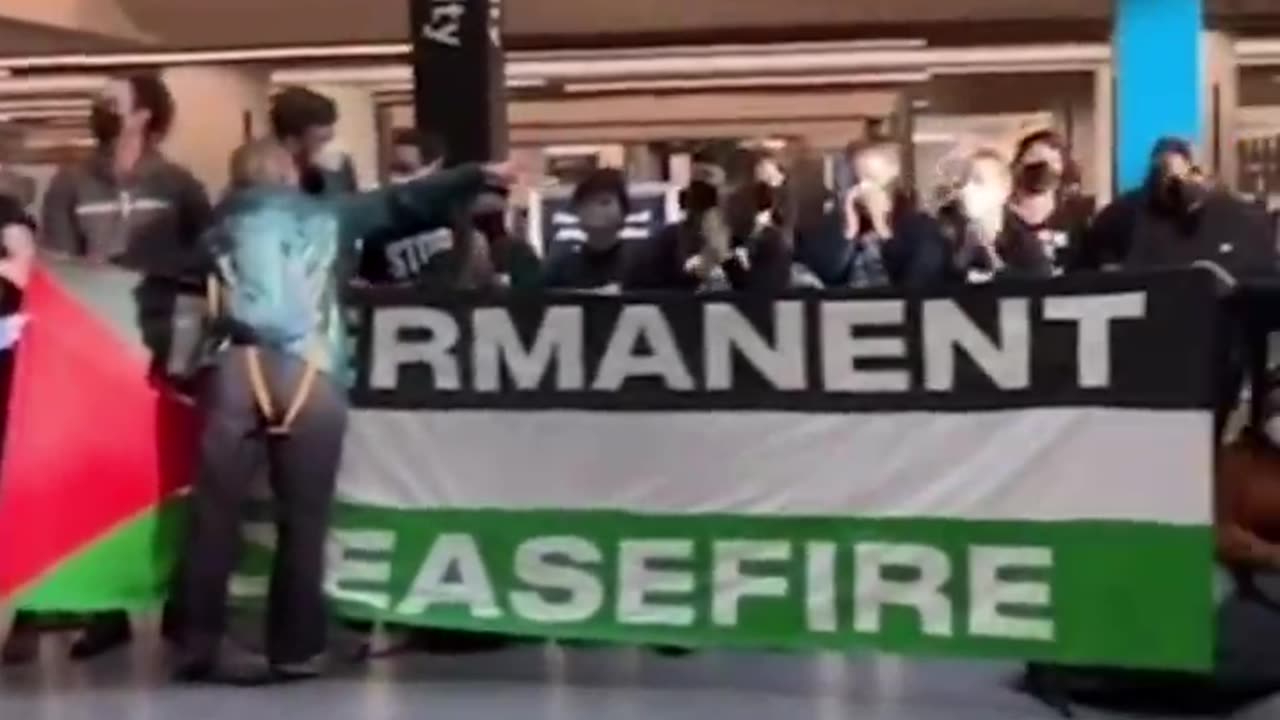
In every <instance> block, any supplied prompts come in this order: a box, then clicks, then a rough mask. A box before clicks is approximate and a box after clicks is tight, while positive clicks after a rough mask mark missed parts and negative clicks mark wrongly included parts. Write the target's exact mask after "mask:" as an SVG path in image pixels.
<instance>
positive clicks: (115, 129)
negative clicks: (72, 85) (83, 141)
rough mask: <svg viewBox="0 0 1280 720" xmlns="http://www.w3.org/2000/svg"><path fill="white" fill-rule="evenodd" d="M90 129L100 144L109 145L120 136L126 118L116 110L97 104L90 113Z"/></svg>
mask: <svg viewBox="0 0 1280 720" xmlns="http://www.w3.org/2000/svg"><path fill="white" fill-rule="evenodd" d="M89 129H90V130H91V131H92V132H93V137H94V138H95V139H96V140H97V141H98V143H99V144H100V145H109V144H111V143H113V142H115V141H116V139H117V138H119V137H120V132H121V131H122V130H123V129H124V118H122V117H120V113H117V112H115V111H114V110H111V109H109V108H105V107H102V106H100V105H95V106H94V107H93V112H92V113H91V114H90V115H89Z"/></svg>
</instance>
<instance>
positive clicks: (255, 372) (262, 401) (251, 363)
mask: <svg viewBox="0 0 1280 720" xmlns="http://www.w3.org/2000/svg"><path fill="white" fill-rule="evenodd" d="M245 362H246V363H247V364H248V368H249V385H250V386H251V387H252V389H253V399H254V401H255V402H256V403H257V404H258V411H259V412H261V413H262V417H264V418H265V419H266V421H267V433H268V434H269V435H288V434H289V431H290V429H291V428H292V427H293V423H294V421H295V420H297V419H298V415H300V414H301V413H302V409H303V408H304V407H306V404H307V400H308V399H309V398H310V397H311V390H312V389H313V388H314V387H315V384H316V375H318V374H319V370H320V367H319V364H318V363H316V362H315V358H314V357H308V358H307V364H306V367H305V368H304V369H303V371H302V379H301V380H299V381H298V389H297V390H295V391H294V393H293V399H292V400H290V401H289V408H288V409H287V410H285V413H284V417H281V418H280V419H279V422H276V417H277V416H276V410H275V403H273V402H272V401H271V391H270V390H269V389H268V388H267V379H266V374H265V373H264V372H263V370H262V354H261V353H260V352H259V351H258V348H257V347H255V346H253V345H250V346H248V347H247V348H245ZM273 423H274V424H273Z"/></svg>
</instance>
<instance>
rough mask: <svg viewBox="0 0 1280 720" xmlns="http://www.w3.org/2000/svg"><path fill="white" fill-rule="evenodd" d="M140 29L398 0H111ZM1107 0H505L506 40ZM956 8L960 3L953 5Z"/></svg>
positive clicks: (884, 20)
mask: <svg viewBox="0 0 1280 720" xmlns="http://www.w3.org/2000/svg"><path fill="white" fill-rule="evenodd" d="M119 2H120V4H121V6H122V7H123V8H124V10H125V12H126V13H127V14H128V15H129V17H130V19H131V20H132V21H133V22H134V24H135V25H137V26H138V27H139V28H140V29H141V30H143V31H144V32H147V33H149V34H152V35H155V36H158V37H161V38H164V40H165V43H166V44H170V45H172V46H175V47H181V48H184V49H186V48H208V47H236V46H248V45H258V44H263V43H269V44H303V43H346V42H369V41H392V40H396V41H398V40H402V39H404V37H405V36H406V35H407V34H408V28H407V25H408V14H409V12H408V2H407V1H406V0H270V1H269V2H264V1H263V0H119ZM1110 3H1111V0H1036V1H1035V2H1028V0H796V1H794V2H788V3H779V2H777V0H698V1H697V2H690V1H689V0H628V1H627V2H619V1H616V0H508V1H507V2H506V3H505V5H504V11H505V13H506V14H507V33H508V36H509V37H510V38H511V41H512V44H513V45H516V46H522V45H526V44H528V43H530V42H535V41H536V39H537V38H574V37H576V38H578V39H579V41H586V42H590V43H592V44H607V43H608V42H610V39H611V38H619V37H623V36H638V35H639V36H644V35H649V36H652V35H671V34H684V35H689V34H698V33H710V32H716V31H722V30H724V29H726V28H730V29H734V30H741V31H747V32H750V31H767V32H768V33H771V34H775V35H778V34H784V33H787V32H791V31H801V30H803V31H805V33H806V35H811V34H812V33H813V31H815V30H816V31H821V32H826V33H828V34H832V35H848V34H849V33H850V32H851V31H853V32H859V31H865V32H867V33H869V34H874V33H875V31H876V28H877V27H879V26H883V25H886V24H889V25H902V24H910V23H926V22H928V23H938V22H942V23H957V24H964V25H966V26H968V27H969V28H970V31H973V29H974V27H973V21H975V20H984V19H987V20H1003V21H1027V20H1044V19H1051V18H1071V19H1077V20H1105V19H1106V18H1107V16H1108V13H1109V8H1110ZM961 5H963V6H964V9H963V10H960V9H959V6H961Z"/></svg>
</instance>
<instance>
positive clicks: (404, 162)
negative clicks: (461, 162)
mask: <svg viewBox="0 0 1280 720" xmlns="http://www.w3.org/2000/svg"><path fill="white" fill-rule="evenodd" d="M388 165H389V167H388V168H387V169H388V173H387V175H388V177H387V179H388V181H389V182H391V183H392V184H400V183H405V182H408V181H410V180H416V179H418V178H420V177H425V176H426V175H430V174H431V173H433V172H435V171H437V170H439V169H440V168H441V167H443V166H444V147H443V144H442V143H441V142H440V138H439V137H437V136H435V135H434V134H432V133H420V132H418V131H417V130H413V129H410V128H401V129H398V130H396V131H395V132H393V133H392V135H391V161H390V163H388Z"/></svg>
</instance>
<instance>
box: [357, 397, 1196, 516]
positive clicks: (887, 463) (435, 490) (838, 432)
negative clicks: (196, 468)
mask: <svg viewBox="0 0 1280 720" xmlns="http://www.w3.org/2000/svg"><path fill="white" fill-rule="evenodd" d="M1211 434H1212V418H1211V417H1210V415H1209V414H1208V413H1205V412H1199V411H1156V410H1125V409H1114V408H1083V409H1078V408H1038V409H1030V410H1004V411H990V412H971V413H954V414H952V413H945V414H944V413H922V412H910V413H908V412H893V413H875V414H870V413H868V414H860V415H837V414H802V413H770V412H672V413H663V412H648V413H643V412H620V413H604V412H579V411H560V410H555V411H542V412H501V411H456V410H455V411H448V412H429V411H418V412H399V411H390V410H359V411H356V412H355V413H354V414H353V416H352V422H351V427H350V430H349V432H348V434H347V445H346V456H345V465H344V469H343V476H342V482H341V493H342V495H343V497H344V499H346V500H349V501H353V502H360V503H365V504H371V505H380V506H391V507H415V508H432V507H464V508H501V509H561V508H563V509H583V510H586V509H613V510H629V511H634V512H651V513H710V512H716V513H735V514H771V515H792V516H796V515H800V516H827V517H830V516H843V515H859V516H877V517H947V518H956V519H984V520H1015V519H1016V520H1045V521H1052V520H1082V519H1096V520H1132V521H1139V522H1162V523H1171V524H1190V525H1209V524H1210V523H1211V520H1212V505H1211V496H1212V489H1211V473H1212V453H1211V446H1210V443H1209V438H1210V436H1211Z"/></svg>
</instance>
